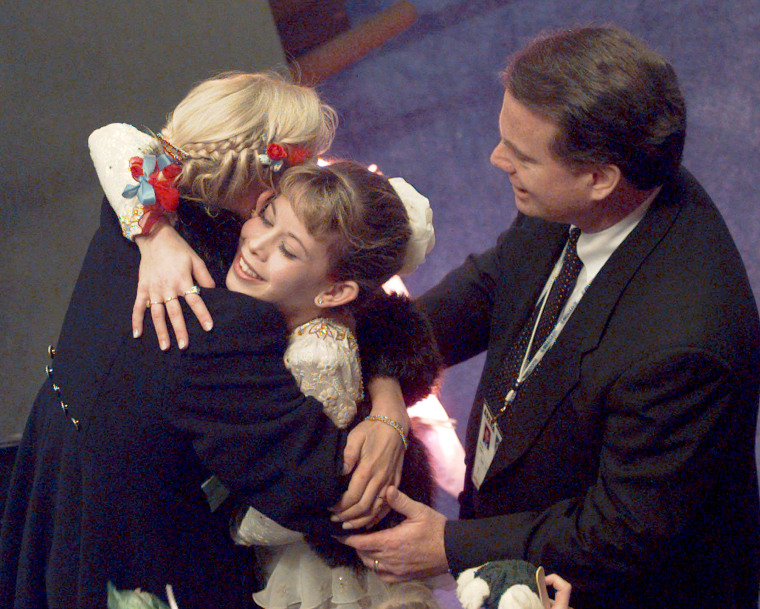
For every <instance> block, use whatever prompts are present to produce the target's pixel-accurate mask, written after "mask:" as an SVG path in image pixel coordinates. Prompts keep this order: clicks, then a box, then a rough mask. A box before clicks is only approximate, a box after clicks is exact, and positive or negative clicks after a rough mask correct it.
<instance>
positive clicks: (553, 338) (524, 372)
mask: <svg viewBox="0 0 760 609" xmlns="http://www.w3.org/2000/svg"><path fill="white" fill-rule="evenodd" d="M566 255H567V249H565V251H563V252H562V258H561V260H560V261H559V263H557V264H556V265H555V266H554V270H553V271H552V274H551V277H550V280H549V283H548V288H547V289H545V290H544V294H543V296H542V298H543V300H542V301H541V309H540V311H539V312H538V315H537V316H536V321H535V323H534V324H533V329H532V331H531V334H530V340H529V341H528V345H527V347H526V348H525V354H524V355H523V358H522V362H521V363H520V370H519V372H518V374H517V378H516V379H515V382H514V383H513V384H512V387H511V388H510V390H509V391H508V392H507V395H506V396H505V398H504V404H503V405H502V407H501V408H500V409H499V412H498V413H497V414H496V416H497V417H499V416H501V415H502V414H504V413H505V412H506V411H507V408H509V406H510V404H512V402H514V401H515V397H516V396H517V392H518V391H519V389H520V386H521V385H522V383H523V382H525V380H526V379H527V378H528V377H529V376H530V374H531V373H532V372H533V371H534V370H535V369H536V367H537V366H538V364H540V363H541V360H542V359H543V358H544V355H545V354H546V352H547V351H549V349H551V348H552V346H553V345H554V343H555V342H557V337H558V336H559V333H560V332H561V331H562V328H564V327H565V324H566V323H567V320H568V319H570V316H571V315H572V314H573V311H575V307H577V306H578V303H579V302H580V301H581V298H583V295H584V294H585V293H586V290H587V289H588V286H589V285H590V284H586V286H585V287H584V288H583V290H582V291H581V293H580V294H579V295H578V297H577V298H575V299H574V300H572V301H570V303H569V304H568V305H567V306H566V307H565V312H564V313H563V314H562V315H561V316H560V318H559V319H558V320H557V323H556V324H554V328H552V331H551V332H550V333H549V336H547V337H546V340H545V341H544V344H543V345H541V346H540V347H539V348H538V350H537V351H536V353H535V354H534V355H533V357H532V358H531V360H530V361H528V354H529V353H530V350H531V347H532V346H533V339H534V338H535V336H536V330H537V329H538V325H539V324H540V323H541V316H542V315H543V314H544V307H545V306H546V301H547V300H549V294H550V293H551V291H552V287H554V282H555V281H556V280H557V275H559V270H560V269H561V268H562V264H563V263H564V261H565V256H566Z"/></svg>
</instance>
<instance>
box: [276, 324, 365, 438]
mask: <svg viewBox="0 0 760 609" xmlns="http://www.w3.org/2000/svg"><path fill="white" fill-rule="evenodd" d="M285 366H287V368H288V370H290V372H291V373H292V374H293V376H294V377H295V379H296V381H297V382H298V385H299V387H300V388H301V392H302V393H303V394H305V395H308V396H311V397H313V398H316V399H317V400H319V401H320V402H322V405H323V411H324V413H325V414H326V415H327V416H328V417H330V420H332V422H333V423H335V425H336V426H337V427H339V428H341V429H343V428H345V427H346V426H348V424H349V423H351V421H353V419H354V417H355V416H356V403H357V402H358V401H360V400H361V399H362V397H363V388H362V374H361V368H360V366H359V356H358V347H357V344H356V339H355V338H354V336H353V334H352V333H351V331H350V330H349V329H348V328H346V327H345V326H344V325H342V324H339V323H337V322H335V321H332V320H328V319H324V318H319V319H314V320H312V321H309V322H306V323H305V324H303V325H301V326H298V327H297V328H296V329H295V330H294V331H293V333H292V334H291V339H290V345H289V346H288V349H287V351H286V352H285Z"/></svg>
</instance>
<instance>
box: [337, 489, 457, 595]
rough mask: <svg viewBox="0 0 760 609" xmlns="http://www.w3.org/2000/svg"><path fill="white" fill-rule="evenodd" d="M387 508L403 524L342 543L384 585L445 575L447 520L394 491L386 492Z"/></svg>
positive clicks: (350, 537)
mask: <svg viewBox="0 0 760 609" xmlns="http://www.w3.org/2000/svg"><path fill="white" fill-rule="evenodd" d="M387 501H388V505H389V506H390V508H391V509H393V510H395V511H396V512H398V513H400V514H402V515H403V516H405V517H406V520H405V521H404V522H402V523H401V524H399V525H398V526H395V527H393V528H392V529H387V530H385V531H378V532H377V533H367V534H364V535H350V536H348V537H346V538H344V539H342V540H341V541H342V542H343V543H345V544H346V545H348V546H351V547H352V548H354V549H355V550H356V551H357V553H358V554H359V557H360V558H361V560H362V562H363V563H364V565H365V566H366V567H367V568H369V569H373V570H374V571H376V572H377V573H378V575H379V576H380V577H381V578H382V579H383V580H384V581H387V582H400V581H407V580H410V579H419V578H423V577H430V576H433V575H440V574H441V573H445V572H446V571H448V568H449V563H448V560H447V559H446V548H445V546H444V541H443V536H444V529H445V527H446V517H445V516H444V515H443V514H440V513H438V512H436V511H435V510H434V509H432V508H430V507H428V506H426V505H424V504H423V503H419V502H417V501H413V500H412V499H410V498H409V497H407V496H406V495H405V494H404V493H402V492H400V491H399V490H398V489H396V488H395V487H391V488H390V489H388V493H387Z"/></svg>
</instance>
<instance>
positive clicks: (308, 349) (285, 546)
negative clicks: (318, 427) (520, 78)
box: [227, 161, 436, 609]
mask: <svg viewBox="0 0 760 609" xmlns="http://www.w3.org/2000/svg"><path fill="white" fill-rule="evenodd" d="M399 195H401V196H403V203H402V200H401V198H400V196H399ZM405 205H406V208H405ZM427 207H428V204H427V200H426V199H425V198H424V197H422V196H421V195H419V193H417V192H416V191H415V190H414V189H413V188H412V187H411V186H409V185H408V184H407V183H406V182H404V181H403V180H401V179H399V178H395V179H392V180H390V181H389V180H386V179H385V178H383V177H381V176H379V175H376V174H374V173H372V172H370V171H368V170H367V169H365V168H363V167H361V166H360V165H358V164H356V163H352V162H347V161H343V162H338V163H334V164H331V165H329V166H327V167H318V166H316V165H304V166H300V167H294V168H291V169H288V170H287V171H286V172H285V174H284V175H283V177H282V179H281V181H280V182H279V186H278V188H277V189H276V191H271V192H265V193H263V194H262V195H261V196H260V197H259V200H258V202H257V206H256V211H255V212H254V214H253V216H252V217H251V219H250V220H248V221H247V222H246V223H245V224H244V225H243V229H242V231H241V235H240V244H239V247H238V251H237V254H236V256H235V261H234V263H233V265H232V267H231V268H230V271H229V273H228V275H227V287H228V288H229V289H230V290H233V291H236V292H241V293H244V294H248V295H249V296H253V297H254V298H258V299H259V300H264V301H266V302H270V303H272V304H274V305H275V306H276V307H277V308H278V309H279V310H280V312H281V313H282V314H283V316H284V317H285V319H286V321H287V324H288V327H289V328H290V330H291V340H290V345H289V347H288V349H287V351H286V354H285V363H286V365H287V367H288V368H289V369H290V370H291V372H292V373H293V375H294V376H295V378H296V379H297V381H298V383H299V385H300V387H301V390H302V391H303V392H304V393H306V394H307V395H311V396H313V397H315V398H316V399H318V400H319V401H320V402H321V403H322V404H324V412H325V414H327V416H329V417H330V419H331V420H332V421H333V423H334V424H335V425H336V426H338V427H341V428H342V427H346V426H348V425H350V424H351V423H352V422H353V421H354V420H355V419H356V418H357V412H358V411H359V410H361V409H362V400H363V389H362V374H361V366H360V362H359V354H358V350H357V342H356V339H355V338H354V333H353V331H354V328H355V312H356V311H358V310H361V309H363V308H366V307H367V306H369V305H370V304H371V302H372V301H373V300H375V299H382V300H383V306H384V307H387V306H390V307H396V306H397V304H396V300H397V299H395V298H392V297H387V296H385V294H384V293H383V292H382V284H383V283H384V282H385V281H387V280H388V279H389V278H390V277H392V276H393V275H395V274H396V273H398V272H399V271H400V270H401V269H402V268H403V267H404V266H405V261H406V258H407V253H408V249H409V244H410V241H411V242H412V243H413V244H414V245H416V244H417V241H416V240H415V239H412V238H411V237H412V231H411V229H410V224H409V217H410V216H411V217H416V216H418V215H419V214H420V213H421V212H422V213H423V214H424V210H425V209H426V208H427ZM407 209H408V210H409V211H407ZM412 249H414V247H413V248H412ZM412 255H413V256H414V255H415V253H414V252H413V253H412ZM422 331H424V330H422ZM387 338H388V340H389V341H394V340H398V339H399V338H400V336H399V335H398V334H397V335H396V336H394V337H391V336H389V337H387ZM418 355H419V357H422V358H427V359H429V360H430V361H431V363H433V362H434V358H433V357H432V356H431V355H425V354H418ZM429 373H430V377H429V379H428V380H432V379H433V378H434V377H435V373H436V368H435V367H431V369H430V370H429ZM379 420H380V421H383V422H387V423H389V424H393V422H391V421H389V420H387V419H384V418H380V419H379ZM399 434H400V435H401V437H402V439H403V441H404V444H406V443H407V441H408V440H407V438H406V435H405V434H404V432H403V431H402V430H400V429H399ZM415 448H416V450H415V451H414V452H413V451H412V447H411V446H410V450H409V453H408V454H407V460H408V463H409V467H407V468H405V470H404V478H402V486H404V482H406V486H407V487H408V488H410V490H409V492H412V493H413V494H415V495H417V497H419V498H420V499H423V500H426V502H428V503H429V502H430V500H431V496H430V495H431V490H432V485H431V481H430V472H429V468H428V466H427V463H426V461H425V457H424V453H423V452H422V451H421V449H420V448H419V446H416V447H415ZM413 473H414V474H416V477H415V480H413V481H412V482H411V483H410V481H409V480H408V476H409V475H410V474H413ZM233 536H234V537H235V539H236V541H237V542H238V543H242V544H249V545H250V544H252V545H271V546H276V547H277V550H276V552H275V554H274V556H273V557H272V558H271V560H270V565H269V569H270V577H269V581H268V583H267V586H266V588H265V589H264V590H262V591H260V592H258V593H256V594H255V595H254V599H255V600H256V602H257V603H258V604H259V605H261V606H262V607H265V608H266V609H280V608H284V607H288V606H290V605H294V604H300V605H301V606H302V607H322V606H325V607H326V606H330V604H332V605H350V606H359V605H361V606H364V607H366V606H369V605H370V604H373V603H374V604H375V605H377V603H379V602H381V601H385V600H386V599H387V598H389V597H393V598H394V604H395V605H396V606H398V604H400V603H403V602H404V599H406V593H399V591H398V590H395V589H393V587H391V588H390V589H389V588H388V587H387V585H386V584H383V583H382V582H381V581H380V579H379V578H378V577H377V575H375V574H374V573H372V572H371V571H370V572H367V571H366V570H364V569H363V568H357V566H358V565H360V563H359V562H358V561H355V562H352V563H351V564H350V565H349V564H346V563H347V561H346V559H345V558H343V559H340V558H338V557H336V556H335V552H334V551H335V548H332V549H330V548H328V547H325V545H326V543H327V540H310V541H311V542H312V544H316V549H317V550H318V551H319V554H320V555H321V556H325V553H327V557H328V559H331V561H332V564H333V565H334V564H335V563H336V562H338V563H340V562H343V563H344V564H343V565H341V566H337V567H336V566H333V568H331V566H330V564H328V562H327V561H325V560H323V559H322V558H320V556H318V555H317V553H315V552H314V551H313V550H312V549H310V548H309V546H308V545H307V543H306V542H305V541H304V540H303V539H302V536H301V535H300V534H298V533H296V532H293V531H287V530H285V529H283V528H282V527H279V526H278V525H277V524H276V523H274V522H272V521H270V520H269V519H267V518H266V517H264V516H263V515H262V514H260V513H258V512H257V511H256V510H255V509H252V508H249V509H248V511H247V513H246V514H245V515H241V518H240V519H239V521H238V523H237V526H236V527H235V529H234V531H233ZM345 555H346V556H352V554H350V553H348V554H345ZM413 589H415V588H413ZM414 594H415V595H416V596H415V599H418V597H419V595H420V590H419V589H415V592H414ZM423 596H425V595H424V594H423ZM426 598H427V604H429V605H430V604H432V603H433V601H432V596H430V594H429V593H428V594H427V595H426ZM357 603H358V605H357Z"/></svg>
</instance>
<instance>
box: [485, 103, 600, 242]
mask: <svg viewBox="0 0 760 609" xmlns="http://www.w3.org/2000/svg"><path fill="white" fill-rule="evenodd" d="M499 132H500V136H501V138H500V141H499V143H498V144H497V145H496V148H494V150H493V152H492V153H491V164H492V165H494V166H495V167H498V168H499V169H501V170H502V171H504V172H506V173H507V175H508V176H509V181H510V182H511V183H512V189H513V190H514V193H515V204H516V205H517V209H518V210H519V211H521V212H522V213H524V214H525V215H527V216H535V217H538V218H543V219H544V220H549V221H551V222H561V223H566V224H575V225H576V226H578V227H580V228H581V229H582V230H588V231H592V230H593V228H594V224H595V218H596V216H598V215H599V214H598V213H596V212H597V208H596V206H597V205H598V203H595V202H593V201H592V200H591V199H590V193H591V191H590V188H591V186H592V184H593V175H592V173H591V171H584V170H581V171H578V170H574V169H570V168H569V167H567V166H566V165H564V164H563V163H562V162H560V161H559V160H557V159H556V158H555V157H554V155H553V154H552V152H551V150H550V148H549V146H550V144H551V142H552V140H553V139H554V136H555V134H556V132H557V128H556V126H555V125H554V124H553V123H551V122H549V121H548V120H546V119H544V118H543V117H541V116H539V115H538V114H535V113H534V112H532V111H530V110H529V109H528V108H526V107H525V106H523V105H522V104H521V103H519V102H518V101H517V100H515V99H514V98H513V97H512V96H511V95H510V94H509V92H508V91H507V92H505V93H504V103H503V105H502V108H501V114H500V115H499Z"/></svg>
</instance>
